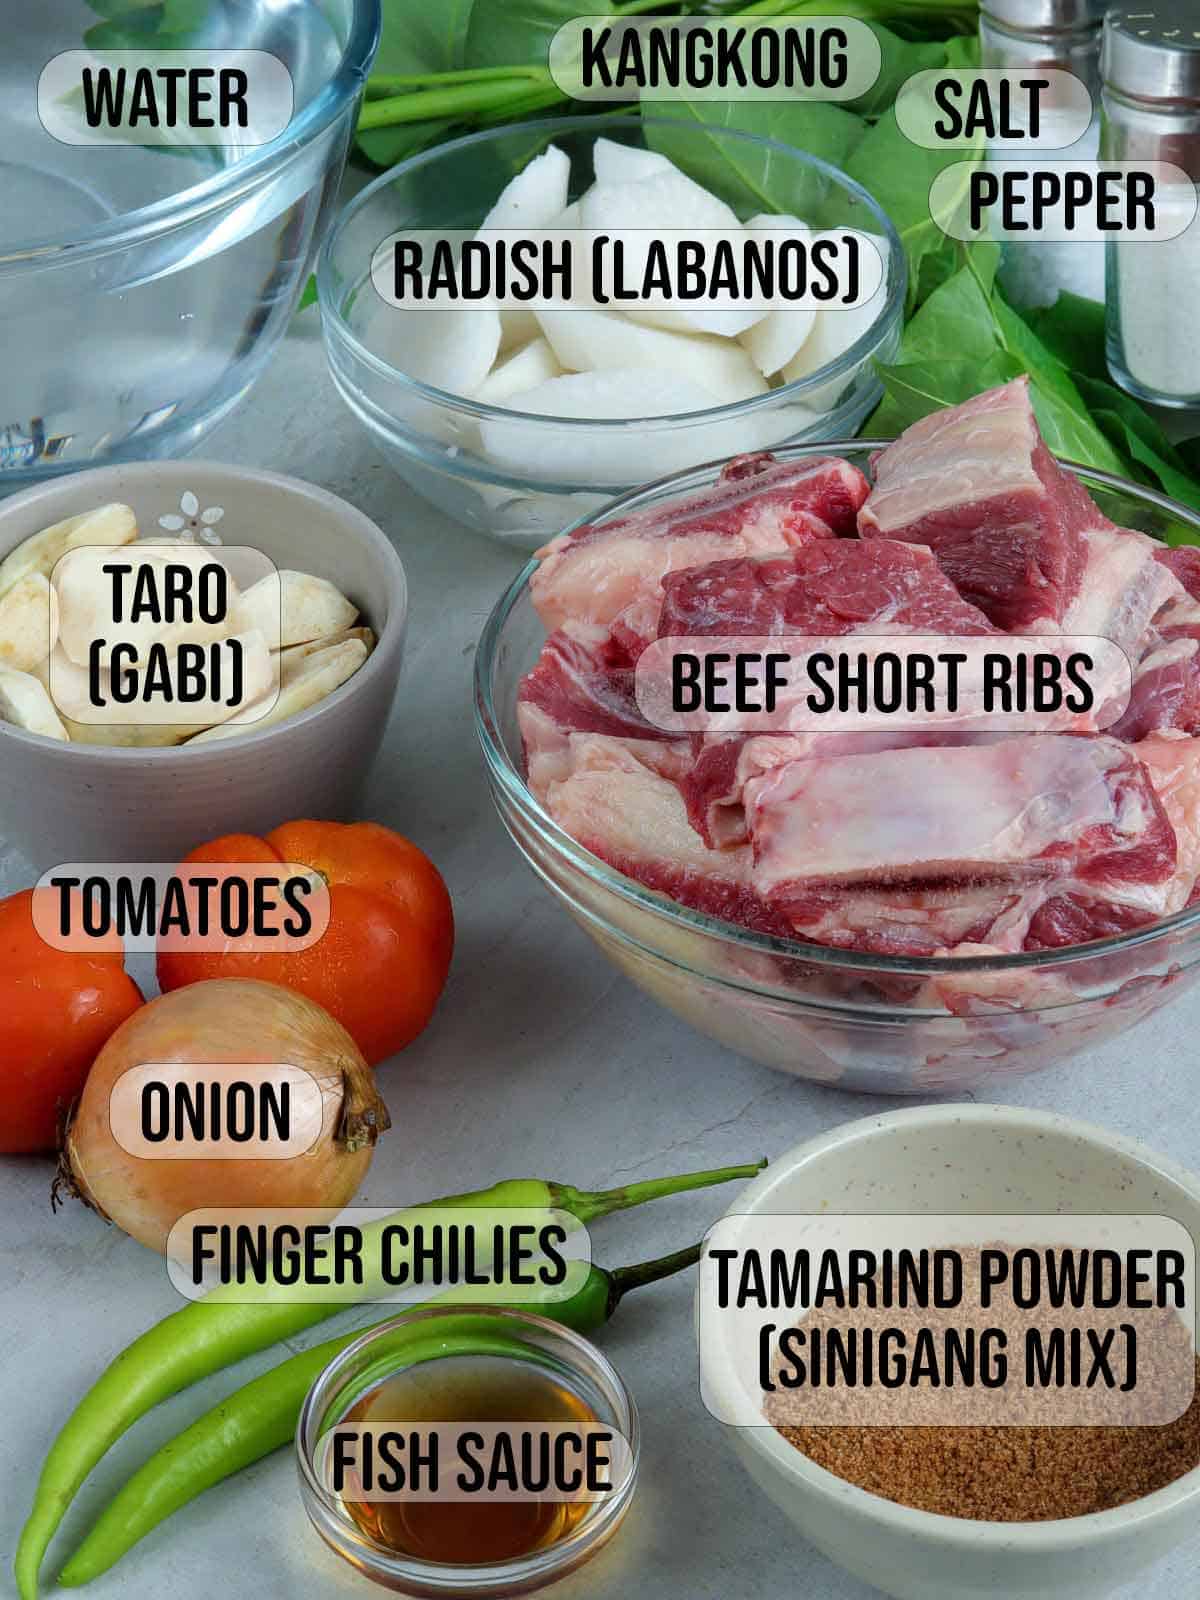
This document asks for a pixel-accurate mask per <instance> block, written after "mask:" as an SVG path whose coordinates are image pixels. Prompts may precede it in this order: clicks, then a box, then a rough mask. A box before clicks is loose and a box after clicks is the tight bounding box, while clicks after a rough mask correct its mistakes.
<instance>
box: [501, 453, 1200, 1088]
mask: <svg viewBox="0 0 1200 1600" xmlns="http://www.w3.org/2000/svg"><path fill="white" fill-rule="evenodd" d="M878 448H879V444H878V443H872V442H870V441H863V440H858V441H841V442H836V441H835V442H833V443H827V444H825V445H822V446H820V448H819V449H818V448H817V447H815V446H803V447H788V448H786V449H783V450H780V451H778V452H777V454H778V456H779V458H780V459H782V460H796V459H799V458H802V457H804V456H808V455H816V454H824V455H839V456H844V457H845V458H846V459H848V460H849V461H852V462H854V463H855V464H856V465H857V466H859V467H861V468H862V469H863V470H864V471H866V470H867V469H868V467H869V457H870V451H871V450H872V449H878ZM720 466H721V463H714V464H710V465H709V466H707V467H703V468H701V469H699V470H697V471H694V472H690V473H684V474H680V475H678V476H675V477H672V478H664V479H661V480H660V481H659V482H657V483H654V484H650V485H649V486H648V487H646V488H644V489H641V490H638V491H637V492H635V493H633V494H628V495H625V496H623V497H622V498H621V499H619V500H617V501H616V502H614V503H613V504H612V505H611V506H609V507H607V508H606V509H605V511H604V512H603V514H602V515H601V516H599V517H594V518H591V519H590V520H591V521H592V523H593V524H595V523H600V524H603V523H605V522H607V521H609V520H611V519H614V518H616V517H619V516H624V515H627V514H628V513H629V512H630V510H632V509H633V508H634V507H635V506H636V507H642V506H646V505H650V504H652V503H654V502H656V501H661V500H669V499H674V498H676V497H677V496H679V495H683V494H688V493H690V492H693V491H695V490H697V489H701V488H703V487H705V486H706V485H708V484H710V483H712V482H713V481H714V479H715V478H716V476H717V473H718V472H719V470H720ZM1070 470H1072V471H1073V472H1075V473H1076V475H1077V476H1078V477H1079V478H1080V480H1081V481H1082V482H1083V483H1084V484H1085V485H1086V486H1087V489H1088V490H1089V492H1090V493H1091V494H1092V496H1093V497H1094V498H1095V500H1096V501H1097V503H1098V504H1099V506H1100V508H1101V509H1102V510H1103V511H1104V512H1105V513H1106V514H1107V515H1108V516H1110V517H1111V518H1112V519H1113V521H1115V522H1117V523H1120V524H1121V525H1122V526H1125V527H1132V528H1139V529H1141V530H1142V531H1144V532H1146V533H1148V534H1151V535H1153V536H1154V537H1156V538H1159V539H1164V540H1170V539H1179V538H1182V539H1185V540H1190V541H1193V542H1195V541H1196V540H1197V539H1200V517H1198V516H1196V515H1194V514H1193V513H1191V512H1189V511H1186V510H1185V509H1184V508H1183V507H1181V506H1178V505H1176V504H1174V502H1172V501H1170V500H1168V499H1166V498H1165V497H1163V496H1162V495H1158V494H1154V493H1152V492H1151V491H1150V490H1148V489H1142V488H1140V487H1138V486H1137V485H1135V484H1131V483H1126V482H1124V481H1123V480H1122V479H1120V478H1115V477H1111V476H1109V475H1108V474H1106V473H1100V472H1092V471H1086V470H1084V469H1082V468H1077V467H1071V468H1070ZM536 566H537V563H536V562H532V561H531V562H530V563H529V564H528V565H527V566H526V567H525V569H524V570H523V571H522V572H521V573H520V574H519V576H518V577H517V578H516V579H514V581H513V583H512V585H511V586H510V587H509V589H508V590H507V591H506V593H505V594H504V595H502V596H501V598H500V600H499V602H498V603H497V605H496V607H495V609H494V611H493V612H492V614H491V616H490V617H489V618H488V621H487V625H486V626H485V628H484V630H483V634H482V636H481V638H480V641H479V649H478V652H477V656H476V671H475V721H476V729H477V731H478V734H479V738H480V742H481V743H482V745H483V751H484V757H485V760H486V763H487V771H488V780H489V783H490V786H491V790H492V796H493V799H494V800H495V803H496V807H497V809H498V811H499V813H500V816H501V819H502V820H503V822H504V825H505V827H506V828H507V829H508V832H509V834H510V835H511V837H512V839H513V840H514V842H515V843H516V845H517V847H518V849H519V850H520V851H521V853H522V855H523V856H524V857H525V859H526V860H527V861H528V862H529V864H530V866H531V867H532V868H533V869H534V871H535V872H536V873H537V874H538V876H539V877H540V878H541V879H542V880H543V882H544V883H546V884H548V885H549V887H550V888H551V890H552V891H553V892H554V894H555V895H556V896H557V897H558V898H559V900H561V901H562V903H563V905H564V906H565V907H566V908H567V910H568V911H569V912H570V913H571V915H572V916H573V917H574V918H575V920H576V921H577V922H578V923H579V924H580V925H581V926H582V927H583V928H585V929H586V930H587V932H588V933H589V934H590V935H591V937H592V938H593V939H594V940H595V941H596V943H597V944H598V945H599V946H600V948H601V949H602V950H603V951H604V952H605V954H606V955H607V956H608V957H609V959H610V960H611V961H613V962H614V963H615V964H616V965H617V966H618V967H619V968H620V969H621V971H622V972H624V973H625V974H626V976H627V977H629V978H632V979H633V981H634V982H635V983H636V984H637V985H638V986H639V987H640V988H642V989H644V990H645V991H646V993H647V994H650V995H652V996H653V997H654V998H655V999H656V1000H658V1001H659V1002H660V1003H661V1004H663V1005H665V1006H666V1007H667V1008H668V1009H669V1010H671V1011H673V1012H675V1013H676V1015H678V1016H680V1017H682V1018H683V1020H684V1021H685V1022H688V1023H690V1024H691V1026H692V1027H694V1028H697V1029H699V1030H700V1032H701V1033H705V1034H708V1036H709V1037H710V1038H713V1039H716V1040H717V1041H718V1042H719V1043H721V1044H724V1045H726V1046H728V1048H729V1049H730V1050H733V1051H735V1052H736V1053H737V1054H739V1055H744V1056H749V1057H751V1058H752V1059H753V1060H755V1061H761V1062H764V1063H765V1064H766V1065H768V1066H772V1067H779V1068H781V1069H782V1070H784V1071H785V1072H791V1073H794V1074H796V1076H798V1077H802V1078H810V1079H812V1080H814V1081H816V1082H821V1083H828V1084H837V1085H838V1086H839V1087H841V1088H845V1089H856V1090H862V1091H865V1092H870V1093H874V1094H934V1093H940V1092H944V1091H949V1090H962V1089H969V1088H973V1087H974V1086H975V1085H976V1084H978V1083H979V1082H980V1081H981V1080H983V1079H984V1078H986V1077H988V1076H989V1075H990V1074H992V1073H1005V1074H1017V1073H1025V1072H1029V1071H1032V1070H1035V1069H1039V1068H1042V1067H1046V1066H1050V1065H1052V1064H1054V1063H1056V1062H1059V1061H1062V1060H1064V1059H1066V1058H1067V1057H1069V1056H1072V1055H1074V1054H1075V1053H1076V1052H1078V1051H1079V1050H1082V1049H1084V1048H1086V1047H1087V1046H1089V1045H1093V1044H1099V1043H1101V1042H1103V1041H1104V1040H1106V1039H1108V1038H1111V1037H1112V1036H1113V1035H1115V1034H1118V1033H1121V1032H1123V1031H1124V1030H1125V1029H1126V1028H1129V1027H1131V1026H1132V1025H1133V1024H1134V1023H1135V1022H1137V1021H1139V1020H1140V1019H1141V1018H1142V1017H1144V1016H1146V1015H1148V1014H1149V1013H1150V1012H1151V1011H1155V1010H1157V1009H1158V1008H1159V1007H1160V1006H1162V1005H1165V1004H1166V1003H1167V1001H1168V1000H1170V999H1172V998H1174V997H1175V996H1177V995H1180V994H1182V993H1183V992H1184V990H1185V989H1187V988H1189V987H1190V986H1191V984H1192V983H1193V982H1194V981H1195V978H1196V973H1197V960H1198V958H1200V907H1195V908H1192V909H1190V910H1187V911H1182V912H1180V913H1178V914H1177V915H1176V916H1173V917H1170V918H1167V919H1164V920H1163V921H1161V922H1158V923H1155V924H1152V925H1151V926H1149V927H1146V928H1141V929H1138V930H1137V931H1136V932H1133V933H1128V934H1124V935H1121V936H1120V937H1117V938H1111V939H1104V940H1098V941H1096V942H1095V943H1092V944H1086V945H1076V946H1071V947H1069V948H1066V949H1062V950H1055V951H1051V952H1042V953H1033V954H1021V955H1009V956H998V957H994V958H990V959H988V958H968V957H961V956H959V957H954V956H946V957H929V958H922V959H918V958H899V957H887V956H876V955H860V954H855V953H850V952H846V951H842V950H834V949H830V948H828V947H827V946H824V945H817V944H808V943H805V942H803V941H801V940H783V939H773V938H770V937H767V936H765V935H762V934H757V933H752V932H749V931H747V930H746V929H744V928H739V927H735V926H734V925H732V924H730V923H727V922H722V921H719V920H718V919H716V918H714V917H709V916H705V915H703V914H702V913H700V912H697V911H691V910H689V909H687V908H686V907H684V906H681V905H677V904H676V903H675V902H674V901H672V900H668V899H667V898H665V897H664V896H662V895H659V894H656V893H654V892H653V891H651V890H649V889H645V888H643V887H642V886H641V885H640V884H638V883H636V882H634V880H633V879H631V878H627V877H625V876H624V875H623V874H621V873H619V872H617V871H616V870H615V869H614V868H612V867H610V866H608V865H607V864H606V863H605V862H603V861H601V860H600V859H599V858H598V857H596V856H594V855H592V853H591V852H590V851H588V850H586V849H585V848H584V847H583V846H582V845H580V844H578V843H577V842H576V841H575V840H574V839H573V838H571V837H570V835H569V834H567V833H565V832H564V831H563V830H562V829H561V828H560V827H558V826H557V824H556V823H555V822H554V821H552V819H551V818H550V816H549V815H548V813H547V812H546V811H545V810H544V808H543V807H542V806H541V805H540V804H539V803H538V801H537V800H535V799H534V797H533V796H532V795H531V794H530V792H529V789H528V788H527V786H526V783H525V777H524V763H523V759H522V752H521V737H520V733H519V731H518V727H517V691H518V688H519V686H520V682H521V679H522V677H523V676H524V674H525V673H526V672H527V671H528V670H529V669H530V668H531V667H532V666H533V665H534V663H535V661H536V660H537V657H538V653H539V651H540V650H541V647H542V643H543V641H544V639H545V629H544V627H543V626H542V623H541V621H540V620H539V618H538V616H537V613H536V612H535V611H534V609H533V604H532V601H531V599H530V592H529V580H530V578H531V576H532V574H533V573H534V571H535V570H536Z"/></svg>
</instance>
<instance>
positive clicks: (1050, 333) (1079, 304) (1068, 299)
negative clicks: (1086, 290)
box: [1021, 289, 1108, 383]
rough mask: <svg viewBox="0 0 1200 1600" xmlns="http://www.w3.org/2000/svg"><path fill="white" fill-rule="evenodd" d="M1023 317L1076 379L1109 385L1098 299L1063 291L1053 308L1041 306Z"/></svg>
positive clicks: (1103, 317)
mask: <svg viewBox="0 0 1200 1600" xmlns="http://www.w3.org/2000/svg"><path fill="white" fill-rule="evenodd" d="M1021 315H1022V316H1023V317H1024V319H1025V321H1026V322H1027V323H1028V324H1029V326H1030V327H1031V328H1032V329H1033V331H1034V332H1035V333H1036V334H1037V335H1038V337H1039V338H1040V339H1041V341H1042V343H1043V344H1044V345H1045V346H1046V347H1047V348H1048V349H1049V350H1050V351H1051V353H1052V354H1053V355H1055V356H1057V357H1058V359H1059V360H1060V361H1061V362H1062V364H1063V365H1064V366H1065V367H1070V368H1071V370H1072V372H1074V373H1075V374H1076V375H1077V376H1078V374H1080V373H1084V374H1085V375H1086V376H1087V377H1089V378H1098V379H1100V381H1101V382H1104V383H1107V382H1108V366H1107V364H1106V362H1105V359H1104V319H1105V312H1104V307H1103V305H1101V303H1100V302H1099V301H1098V300H1086V299H1084V298H1083V296H1082V295H1077V294H1070V293H1068V291H1067V290H1065V289H1064V290H1062V291H1061V292H1060V294H1059V296H1058V299H1057V300H1056V301H1055V302H1054V304H1053V305H1050V306H1039V307H1037V308H1036V309H1034V310H1030V311H1023V312H1022V313H1021Z"/></svg>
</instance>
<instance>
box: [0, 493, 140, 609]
mask: <svg viewBox="0 0 1200 1600" xmlns="http://www.w3.org/2000/svg"><path fill="white" fill-rule="evenodd" d="M136 538H137V519H136V518H135V516H134V514H133V511H132V510H131V509H130V507H129V506H125V505H120V504H118V503H116V502H114V503H113V504H111V505H106V506H98V507H97V508H96V510H95V511H84V512H81V513H80V515H79V516H77V517H68V518H67V519H66V521H65V522H56V523H54V525H53V526H52V527H49V528H43V529H42V531H41V533H35V534H34V535H33V537H32V538H29V539H26V540H25V541H24V543H23V544H19V545H18V546H17V548H16V549H15V550H13V551H12V552H11V553H10V554H9V555H7V556H6V557H5V558H4V560H3V561H2V562H0V594H3V593H4V591H5V590H6V589H11V588H12V586H13V584H14V583H16V582H17V580H18V578H23V577H24V576H25V574H26V573H27V572H40V573H41V574H42V576H43V577H44V578H48V577H49V576H50V574H51V573H52V572H53V571H54V567H55V565H56V563H57V562H59V561H60V560H61V559H62V557H63V556H64V555H66V553H67V551H68V550H74V549H75V548H76V546H78V545H86V544H104V545H110V546H111V545H118V544H129V543H130V541H131V540H133V539H136Z"/></svg>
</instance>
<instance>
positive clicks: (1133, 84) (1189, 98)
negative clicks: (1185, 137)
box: [1100, 0, 1200, 105]
mask: <svg viewBox="0 0 1200 1600" xmlns="http://www.w3.org/2000/svg"><path fill="white" fill-rule="evenodd" d="M1100 72H1101V76H1102V77H1103V79H1104V82H1105V84H1106V85H1107V86H1108V87H1109V88H1111V89H1114V90H1115V91H1116V92H1117V93H1118V94H1123V95H1128V96H1129V97H1130V98H1131V99H1134V100H1152V101H1158V102H1160V103H1163V104H1168V105H1169V104H1173V103H1174V104H1179V103H1183V104H1189V103H1192V102H1195V103H1198V104H1200V0H1143V3H1142V4H1134V5H1131V6H1120V7H1118V8H1117V9H1115V10H1113V11H1110V12H1109V13H1108V15H1107V17H1106V18H1105V19H1104V43H1103V45H1102V47H1101V56H1100Z"/></svg>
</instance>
